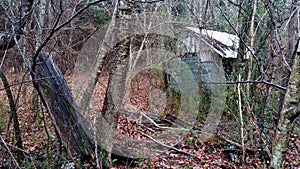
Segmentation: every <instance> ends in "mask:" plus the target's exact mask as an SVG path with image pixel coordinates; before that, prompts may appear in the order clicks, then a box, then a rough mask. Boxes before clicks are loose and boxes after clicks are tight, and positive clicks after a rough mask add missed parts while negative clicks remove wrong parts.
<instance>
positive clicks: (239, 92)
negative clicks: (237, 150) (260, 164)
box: [237, 74, 245, 165]
mask: <svg viewBox="0 0 300 169" xmlns="http://www.w3.org/2000/svg"><path fill="white" fill-rule="evenodd" d="M240 80H241V75H240V74H239V81H240ZM237 90H238V97H239V98H238V100H239V103H238V105H239V115H240V120H241V140H242V149H243V157H242V163H243V165H244V163H245V142H244V121H243V112H242V97H241V84H240V83H238V86H237Z"/></svg>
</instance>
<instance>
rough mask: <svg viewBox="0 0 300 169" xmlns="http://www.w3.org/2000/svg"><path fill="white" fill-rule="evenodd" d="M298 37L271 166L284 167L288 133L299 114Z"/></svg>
mask: <svg viewBox="0 0 300 169" xmlns="http://www.w3.org/2000/svg"><path fill="white" fill-rule="evenodd" d="M299 41H300V39H298V49H297V51H296V56H295V61H294V66H293V70H292V74H291V76H290V80H289V83H288V88H287V92H286V95H285V97H284V102H283V108H282V110H281V111H280V118H279V122H278V126H277V131H276V135H275V139H274V144H273V148H272V160H271V168H275V169H278V168H284V160H285V153H286V152H287V150H288V143H289V139H290V134H291V132H292V131H293V129H294V121H295V119H296V118H297V117H299V115H300V103H299V102H300V78H299V77H300V44H299Z"/></svg>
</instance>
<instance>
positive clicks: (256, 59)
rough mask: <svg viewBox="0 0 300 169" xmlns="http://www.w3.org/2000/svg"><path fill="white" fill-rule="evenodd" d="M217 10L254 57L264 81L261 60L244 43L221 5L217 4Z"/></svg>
mask: <svg viewBox="0 0 300 169" xmlns="http://www.w3.org/2000/svg"><path fill="white" fill-rule="evenodd" d="M216 5H217V8H219V10H220V12H221V13H222V15H223V17H224V18H225V20H226V21H227V23H228V24H229V25H230V27H231V28H232V29H233V31H234V32H235V34H236V35H237V36H238V37H239V39H240V41H241V42H242V44H243V45H244V46H245V47H246V49H247V50H248V52H250V54H251V55H252V56H253V58H254V59H255V62H256V65H257V68H258V71H259V74H260V76H261V79H262V80H264V73H263V69H262V67H261V65H260V62H259V59H258V57H257V56H256V55H255V54H254V52H253V51H252V50H251V49H250V47H249V46H248V45H247V44H246V42H245V41H244V39H243V38H242V37H241V35H240V33H239V32H238V31H237V30H236V28H235V27H234V26H233V25H232V23H231V22H230V20H229V19H228V17H227V15H226V14H225V13H224V11H223V9H222V8H221V7H220V5H219V4H218V3H216Z"/></svg>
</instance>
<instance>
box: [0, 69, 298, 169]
mask: <svg viewBox="0 0 300 169" xmlns="http://www.w3.org/2000/svg"><path fill="white" fill-rule="evenodd" d="M143 75H144V74H142V75H141V76H139V77H142V76H143ZM100 82H101V83H100ZM136 82H137V81H136ZM152 82H153V81H152ZM154 83H155V84H154V87H159V86H160V85H161V84H160V81H156V82H154ZM106 84H107V77H101V78H100V79H99V81H98V83H97V86H96V90H95V93H94V95H93V99H92V103H91V105H92V107H93V111H94V112H100V111H101V109H102V103H103V100H104V97H105V90H106ZM149 84H150V83H149V81H145V80H141V81H138V82H137V83H136V85H138V86H135V88H134V89H132V90H131V92H130V93H129V95H128V93H127V95H126V96H127V97H130V99H129V100H130V102H131V104H132V105H131V108H132V109H134V110H142V111H143V112H145V113H146V114H147V113H148V114H147V115H149V116H150V114H151V112H152V111H156V112H158V113H161V111H162V110H160V107H159V106H160V105H159V104H158V107H156V108H154V106H153V105H151V104H153V103H154V102H155V101H154V102H151V99H149V97H150V95H151V91H149V90H150V88H151V87H150V86H149ZM132 85H133V84H132ZM152 85H153V84H152ZM1 88H3V87H2V86H1ZM137 88H138V89H139V90H135V89H137ZM12 89H13V91H14V93H15V96H18V91H21V90H19V88H18V86H13V87H12ZM22 90H23V89H22ZM28 91H32V88H31V87H30V86H28V87H27V88H26V92H24V93H22V92H20V93H19V101H18V115H19V117H18V118H19V122H20V127H21V131H22V139H23V152H24V155H25V157H27V158H26V160H25V161H24V162H23V163H24V164H25V167H24V168H46V167H47V166H48V167H49V166H51V165H52V163H53V161H54V158H53V157H55V156H56V144H55V140H56V137H55V132H54V129H53V127H52V125H51V120H50V117H49V115H48V114H46V113H45V110H44V109H41V108H40V109H39V110H35V109H33V107H32V101H31V100H32V99H30V100H29V99H27V98H31V96H32V92H28ZM160 92H161V91H160V90H158V91H156V92H154V95H157V94H158V95H160V94H161V93H160ZM152 94H153V92H152ZM0 96H1V97H0V98H1V100H0V132H1V136H2V138H3V140H1V141H0V142H1V144H0V145H1V146H0V152H1V153H0V168H1V167H3V168H4V165H5V164H10V163H11V162H10V161H11V160H12V154H10V152H12V153H13V154H14V151H13V149H14V146H13V144H14V143H15V140H14V137H13V130H12V123H10V125H8V122H9V118H8V117H9V105H8V102H7V98H6V95H5V90H1V91H0ZM151 97H152V98H153V96H151ZM158 98H159V99H160V100H159V101H158V102H156V103H159V102H163V99H162V97H160V96H158ZM161 99H162V100H161ZM175 100H176V99H175ZM152 101H153V99H152ZM150 105H151V106H150ZM129 107H130V106H129ZM173 108H174V107H172V106H171V107H168V108H167V110H166V112H163V113H164V114H160V116H159V117H161V121H163V120H162V119H164V118H166V117H167V115H166V114H171V115H174V116H175V115H176V111H174V110H173ZM149 112H150V114H149ZM8 126H9V127H8ZM238 126H239V124H238V122H233V120H232V119H230V118H229V117H223V118H222V121H221V122H220V123H219V126H218V131H217V132H216V135H215V136H214V137H211V138H210V139H207V140H202V139H201V136H200V134H199V132H188V133H187V134H186V135H185V136H184V137H182V139H181V141H180V142H176V144H172V145H169V147H164V148H165V150H164V151H163V152H161V153H157V154H155V155H153V156H151V157H149V158H140V159H136V160H131V159H126V158H122V159H114V158H113V164H114V168H115V169H123V168H124V169H125V168H166V169H169V168H170V169H171V168H178V169H181V168H194V169H200V168H226V169H231V168H266V167H267V164H266V163H267V162H268V161H269V159H268V158H267V157H268V155H267V153H268V152H267V149H266V148H265V147H264V150H262V149H261V146H260V144H258V143H257V142H259V141H261V140H259V137H257V138H255V137H254V138H253V139H254V142H255V143H256V144H254V145H256V146H250V143H249V141H247V142H246V146H245V147H246V149H247V150H246V153H245V160H244V164H243V163H242V157H243V153H242V147H241V141H240V140H241V139H240V138H239V131H238ZM298 127H299V126H298ZM195 128H201V123H197V124H196V126H195ZM298 130H299V128H298ZM117 132H118V133H119V134H121V135H123V136H124V137H127V138H129V139H137V140H138V139H151V138H152V137H151V136H154V135H155V134H157V133H162V132H164V130H161V129H158V128H157V126H155V125H154V124H151V123H150V122H148V123H138V122H136V121H133V120H132V118H130V117H128V116H120V117H119V119H118V127H117ZM272 132H274V131H267V133H272ZM143 133H144V134H143ZM299 133H300V132H299V131H296V130H295V131H294V132H293V133H292V134H291V138H290V142H289V147H288V151H287V154H286V162H285V166H286V168H295V169H296V168H300V135H299ZM268 138H269V137H268ZM263 141H266V142H267V143H268V142H272V141H271V140H263ZM4 142H5V144H4ZM268 145H270V143H268ZM162 146H165V145H162ZM62 159H63V160H64V163H65V164H67V163H71V161H70V160H69V159H68V157H67V156H64V154H63V155H62ZM65 166H66V165H65ZM65 168H67V167H65Z"/></svg>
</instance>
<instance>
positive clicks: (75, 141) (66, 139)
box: [33, 53, 95, 162]
mask: <svg viewBox="0 0 300 169" xmlns="http://www.w3.org/2000/svg"><path fill="white" fill-rule="evenodd" d="M38 59H39V61H40V64H38V66H37V68H36V71H35V72H34V73H35V74H36V76H35V77H34V79H41V80H38V81H37V80H35V81H33V83H34V86H35V88H36V89H37V91H38V92H39V95H40V96H41V99H42V102H43V103H44V105H45V106H46V107H47V110H48V111H49V113H50V116H51V118H52V119H53V123H54V125H55V127H56V129H57V131H58V133H59V135H60V136H61V138H62V141H63V144H64V146H65V147H66V149H67V150H68V152H69V154H70V155H71V156H72V157H73V158H80V159H81V160H82V161H84V160H89V162H91V160H93V159H92V154H94V148H95V145H94V142H93V140H92V139H91V138H90V137H89V134H88V133H87V132H86V131H85V130H84V127H83V126H89V124H88V123H87V122H86V121H84V119H85V118H84V117H82V116H81V115H80V113H79V112H78V109H77V106H76V104H75V101H74V100H73V96H72V94H71V92H70V90H69V88H68V86H67V83H66V81H65V79H64V77H63V75H62V73H61V72H60V70H59V69H58V68H57V66H56V65H55V64H54V63H53V61H52V59H51V58H48V57H46V55H45V54H44V53H41V54H40V55H39V58H38Z"/></svg>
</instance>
